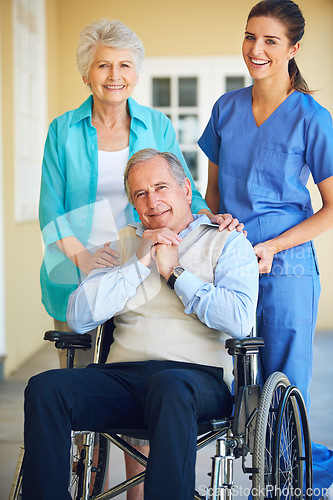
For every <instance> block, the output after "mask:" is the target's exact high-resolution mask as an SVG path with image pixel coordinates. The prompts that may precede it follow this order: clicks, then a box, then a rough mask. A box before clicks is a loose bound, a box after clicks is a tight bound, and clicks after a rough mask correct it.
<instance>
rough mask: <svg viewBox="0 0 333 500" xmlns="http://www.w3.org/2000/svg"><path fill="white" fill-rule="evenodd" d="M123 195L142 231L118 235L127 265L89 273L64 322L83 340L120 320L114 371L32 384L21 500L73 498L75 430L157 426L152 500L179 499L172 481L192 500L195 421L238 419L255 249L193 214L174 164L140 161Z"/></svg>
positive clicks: (161, 156)
mask: <svg viewBox="0 0 333 500" xmlns="http://www.w3.org/2000/svg"><path fill="white" fill-rule="evenodd" d="M125 189H126V191H127V195H128V197H129V200H130V201H131V202H132V203H133V204H134V206H135V208H136V210H137V212H138V215H139V218H140V221H141V223H137V224H131V225H130V226H127V227H126V228H125V229H122V230H121V231H120V232H119V235H118V238H117V241H116V245H117V250H118V253H119V264H120V265H119V266H116V267H114V268H112V269H110V268H101V269H98V270H94V271H93V272H91V273H90V275H89V276H88V277H87V279H86V280H85V281H84V282H83V283H82V284H81V286H80V287H79V288H78V289H77V290H76V291H75V292H74V293H73V294H72V296H71V298H70V301H69V306H68V312H67V316H68V322H69V325H70V326H71V328H72V329H73V330H74V331H77V332H80V333H84V332H86V331H89V330H91V329H92V328H94V327H96V325H99V324H101V323H103V322H105V321H106V320H107V319H109V318H111V317H112V316H114V317H115V325H116V328H115V332H114V342H113V344H112V346H111V349H110V354H109V357H108V363H107V364H106V365H90V366H89V367H88V368H86V369H82V370H54V371H49V372H46V373H43V374H40V375H38V376H37V377H34V378H32V379H31V380H30V382H29V384H28V387H27V390H26V422H25V445H26V455H25V464H24V478H23V498H24V500H30V499H31V500H32V499H34V500H35V499H38V500H66V499H70V495H69V494H68V491H67V477H68V474H66V470H68V462H69V447H70V432H71V429H74V430H79V429H91V430H102V429H104V430H105V429H108V428H114V427H118V428H119V426H122V427H125V428H126V427H128V428H141V427H148V431H149V440H150V455H149V460H148V467H147V473H146V480H145V499H146V500H164V499H167V498H170V496H169V493H168V492H167V491H166V488H165V487H164V482H165V477H167V478H168V484H170V485H171V487H172V498H173V499H174V500H193V497H194V489H195V459H196V435H197V422H198V421H201V420H208V419H211V418H219V417H224V416H228V415H230V412H231V410H232V403H231V395H230V392H229V389H228V387H227V384H226V382H225V380H224V379H223V373H224V370H223V368H226V367H227V369H226V370H225V374H226V375H227V374H230V359H229V357H228V355H227V354H226V352H225V349H224V338H225V336H226V335H231V336H233V337H242V336H245V335H247V334H248V333H249V332H250V330H251V328H252V326H253V323H254V317H255V307H256V300H257V291H258V290H257V288H258V265H257V262H256V258H255V255H254V252H253V249H252V247H251V245H250V243H249V242H248V241H247V239H246V238H245V236H244V235H243V234H242V233H237V232H235V231H234V232H229V231H228V230H223V231H219V230H218V226H214V225H212V224H211V223H210V221H209V219H208V218H207V217H206V216H205V215H199V216H197V215H192V213H191V208H190V207H191V185H190V182H189V180H188V179H187V178H186V176H185V174H184V171H183V169H182V166H181V165H180V163H179V162H178V160H177V158H176V157H175V156H174V155H172V154H170V153H160V152H158V151H156V150H151V149H150V150H143V151H140V152H138V153H136V154H135V155H134V156H133V157H132V158H131V159H130V160H129V162H128V165H127V168H126V171H125ZM225 379H226V377H225ZM50 436H51V438H50ZM52 436H54V438H52ZM36 442H38V447H37V446H36ZM45 457H47V460H45ZM36 471H37V472H38V477H39V481H36ZM43 481H45V483H44V484H43Z"/></svg>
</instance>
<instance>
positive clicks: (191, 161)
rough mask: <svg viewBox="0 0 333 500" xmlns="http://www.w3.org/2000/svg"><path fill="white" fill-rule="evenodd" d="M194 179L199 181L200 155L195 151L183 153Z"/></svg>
mask: <svg viewBox="0 0 333 500" xmlns="http://www.w3.org/2000/svg"><path fill="white" fill-rule="evenodd" d="M182 153H183V155H184V158H185V161H186V164H187V166H188V168H189V171H190V172H191V174H192V177H193V179H194V180H195V181H196V180H198V155H197V153H196V152H195V151H182Z"/></svg>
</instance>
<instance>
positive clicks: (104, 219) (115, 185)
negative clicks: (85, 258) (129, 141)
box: [87, 147, 134, 251]
mask: <svg viewBox="0 0 333 500" xmlns="http://www.w3.org/2000/svg"><path fill="white" fill-rule="evenodd" d="M128 155H129V148H128V147H127V148H126V149H123V150H122V151H112V152H109V151H98V183H97V193H96V202H95V207H94V218H93V223H92V228H91V232H90V236H89V239H88V244H87V247H88V248H89V250H91V251H92V250H94V249H97V248H98V247H101V246H103V245H104V243H106V242H107V241H112V240H113V239H114V238H115V235H116V234H117V232H118V231H119V229H121V228H122V227H124V226H126V225H127V224H129V223H131V222H133V221H134V218H133V211H132V207H131V206H130V205H129V204H128V200H127V196H126V194H125V190H124V171H125V168H126V164H127V161H128Z"/></svg>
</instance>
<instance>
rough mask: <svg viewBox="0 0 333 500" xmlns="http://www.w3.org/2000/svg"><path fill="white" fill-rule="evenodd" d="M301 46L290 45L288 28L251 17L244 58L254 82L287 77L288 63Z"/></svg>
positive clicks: (278, 22)
mask: <svg viewBox="0 0 333 500" xmlns="http://www.w3.org/2000/svg"><path fill="white" fill-rule="evenodd" d="M298 49H299V44H298V43H297V44H296V45H290V42H289V39H288V38H287V36H286V34H285V28H284V26H283V24H282V23H281V22H280V21H277V20H276V19H274V18H273V17H265V16H262V17H252V18H251V19H250V20H249V22H248V24H247V27H246V31H245V38H244V41H243V47H242V52H243V58H244V61H245V63H246V66H247V68H248V70H249V73H250V75H251V76H252V78H253V79H254V80H262V79H265V78H272V77H276V76H277V75H278V76H279V77H283V78H286V79H287V78H288V79H289V73H288V63H289V60H290V59H291V58H292V57H294V56H295V55H296V53H297V52H298Z"/></svg>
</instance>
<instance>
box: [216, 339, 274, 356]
mask: <svg viewBox="0 0 333 500" xmlns="http://www.w3.org/2000/svg"><path fill="white" fill-rule="evenodd" d="M225 347H226V348H227V349H228V354H230V355H231V356H246V355H247V354H256V353H258V352H259V349H261V348H262V347H265V343H264V339H263V338H261V337H245V338H243V339H227V340H226V341H225Z"/></svg>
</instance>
